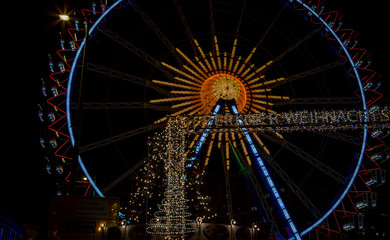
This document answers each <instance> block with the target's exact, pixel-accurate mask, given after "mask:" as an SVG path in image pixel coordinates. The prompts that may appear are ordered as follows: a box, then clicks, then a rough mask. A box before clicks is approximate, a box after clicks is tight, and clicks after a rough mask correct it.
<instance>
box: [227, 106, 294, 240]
mask: <svg viewBox="0 0 390 240" xmlns="http://www.w3.org/2000/svg"><path fill="white" fill-rule="evenodd" d="M231 109H232V111H233V113H234V114H238V110H237V107H236V106H235V105H232V106H231ZM238 123H239V124H240V125H242V126H243V125H244V122H243V121H242V120H241V119H239V118H238ZM241 129H242V130H243V132H244V135H245V138H246V141H247V142H248V144H249V150H250V151H251V152H252V154H253V156H254V158H255V159H256V161H257V163H258V168H259V169H260V170H261V171H259V174H260V176H261V177H262V178H263V179H265V181H264V184H265V186H266V187H267V190H268V192H269V194H271V195H273V199H274V202H275V207H276V208H277V209H278V210H279V212H280V213H281V214H282V216H281V217H282V218H283V219H284V220H285V221H286V222H287V224H288V228H289V229H290V230H291V232H292V233H293V234H294V237H295V239H297V240H301V239H302V238H301V235H300V234H299V233H298V230H297V228H296V227H295V224H294V222H293V220H292V219H291V216H290V214H289V213H288V211H287V209H286V206H285V205H284V203H283V200H282V198H281V197H280V194H279V192H278V190H277V189H276V187H275V184H274V182H273V181H272V178H271V176H270V175H269V173H268V170H267V168H266V167H265V165H264V161H263V159H262V158H261V157H260V155H259V153H258V151H257V149H256V147H255V145H254V143H253V141H252V138H251V136H250V135H249V133H248V131H247V129H246V128H245V127H242V128H241Z"/></svg>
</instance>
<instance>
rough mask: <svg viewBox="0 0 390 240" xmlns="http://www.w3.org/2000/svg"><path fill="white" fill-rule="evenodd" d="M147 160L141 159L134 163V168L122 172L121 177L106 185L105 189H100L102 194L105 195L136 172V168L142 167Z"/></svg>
mask: <svg viewBox="0 0 390 240" xmlns="http://www.w3.org/2000/svg"><path fill="white" fill-rule="evenodd" d="M146 160H147V157H145V158H143V159H142V160H141V161H139V162H138V163H136V164H135V165H134V166H132V167H131V168H130V169H129V170H127V171H126V172H124V173H123V174H122V175H120V176H119V177H118V178H117V179H115V180H114V181H112V182H111V183H110V184H108V185H107V186H106V187H104V188H103V189H102V193H103V194H105V193H106V192H108V191H109V190H111V189H112V188H113V187H115V186H116V185H117V184H118V183H120V182H122V181H123V180H124V179H125V178H126V177H127V176H129V175H131V174H133V173H134V171H136V170H137V169H138V168H140V167H141V166H143V164H144V162H145V161H146Z"/></svg>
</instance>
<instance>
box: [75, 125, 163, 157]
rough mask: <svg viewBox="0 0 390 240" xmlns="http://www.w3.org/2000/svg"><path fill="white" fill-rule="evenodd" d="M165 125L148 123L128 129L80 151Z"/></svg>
mask: <svg viewBox="0 0 390 240" xmlns="http://www.w3.org/2000/svg"><path fill="white" fill-rule="evenodd" d="M163 125H164V124H151V125H146V126H143V127H140V128H136V129H133V130H131V131H128V132H124V133H121V134H118V135H116V136H112V137H109V138H106V139H103V140H100V141H97V142H94V143H90V144H87V145H84V146H81V147H79V153H84V152H88V151H90V150H93V149H96V148H100V147H103V146H106V145H109V144H112V143H116V142H119V141H122V140H124V139H128V138H130V137H134V136H137V135H139V134H142V133H146V132H149V131H151V130H154V129H157V128H161V127H162V126H163Z"/></svg>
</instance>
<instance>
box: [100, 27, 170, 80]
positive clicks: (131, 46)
mask: <svg viewBox="0 0 390 240" xmlns="http://www.w3.org/2000/svg"><path fill="white" fill-rule="evenodd" d="M97 29H98V30H99V32H101V33H103V34H104V35H106V36H107V37H109V38H111V39H112V40H113V41H115V42H116V43H118V44H120V45H122V46H123V47H124V48H126V49H127V50H129V51H130V52H132V53H133V54H135V55H137V56H138V57H139V58H141V59H142V60H144V61H145V62H147V63H149V64H150V65H152V66H154V67H156V68H157V69H159V70H160V71H161V72H162V73H163V74H164V75H165V76H166V77H167V78H169V79H171V80H172V81H174V80H175V78H174V77H173V76H172V74H170V73H169V72H168V71H167V70H166V69H165V68H164V67H163V66H162V65H161V63H160V62H159V61H158V60H157V59H155V58H154V57H152V56H151V55H149V54H148V53H146V52H145V51H143V50H142V49H140V48H139V47H137V46H136V45H135V44H133V43H131V42H129V41H127V40H126V39H124V38H123V37H121V36H119V35H118V34H117V33H115V32H113V31H111V30H110V29H108V28H107V27H105V26H104V25H103V24H99V25H98V27H97Z"/></svg>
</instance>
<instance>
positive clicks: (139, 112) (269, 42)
mask: <svg viewBox="0 0 390 240" xmlns="http://www.w3.org/2000/svg"><path fill="white" fill-rule="evenodd" d="M325 6H326V5H325V3H324V1H322V0H316V1H301V0H289V1H268V2H267V3H259V2H258V1H242V2H226V1H212V0H207V1H195V2H184V1H179V0H174V1H172V2H170V3H160V2H159V3H156V2H148V1H124V0H118V1H114V2H112V3H110V4H108V3H105V2H100V3H98V4H97V3H95V2H94V3H92V4H91V8H90V9H84V10H82V11H81V12H80V13H79V14H78V15H75V16H73V17H72V18H73V19H72V21H73V22H72V23H71V26H70V27H69V28H68V29H67V36H65V34H62V35H61V39H60V50H58V51H57V53H56V55H55V56H53V57H50V62H49V65H50V71H51V74H50V76H49V80H50V81H43V86H42V91H43V93H44V95H45V96H47V100H46V102H47V105H48V107H47V108H45V109H43V108H41V109H40V118H41V120H42V121H46V122H48V123H49V124H48V126H49V127H48V130H49V131H48V132H49V134H47V136H46V137H45V138H41V145H42V147H44V148H45V149H50V154H51V155H52V158H50V159H48V167H47V169H48V171H49V172H55V174H58V175H62V176H63V179H64V180H65V181H70V180H69V179H70V178H72V174H75V173H74V172H75V168H74V167H72V165H73V166H74V164H72V162H77V164H78V165H79V166H80V168H81V170H82V172H83V175H84V176H85V177H86V179H87V180H79V183H82V184H86V185H87V186H88V189H90V187H92V188H93V190H94V191H95V192H96V194H97V195H99V196H100V197H104V196H105V195H110V194H113V195H115V194H116V193H117V192H115V187H116V186H117V185H120V184H122V185H126V183H123V181H124V180H125V179H126V178H127V177H128V176H129V175H130V174H132V173H133V172H134V171H135V169H137V168H139V167H140V166H143V164H144V161H143V159H144V158H145V156H146V155H147V150H146V147H145V146H144V145H145V144H144V142H145V141H146V139H147V138H146V136H148V135H151V133H152V132H154V131H159V130H161V129H163V128H164V126H165V125H166V123H167V121H168V119H169V118H170V117H175V116H182V115H188V116H214V115H217V114H221V115H223V114H235V115H248V114H249V115H250V114H263V115H266V114H270V115H272V114H275V116H276V115H283V114H289V115H288V116H289V117H290V118H299V117H300V119H301V120H302V117H301V116H302V115H299V114H300V113H302V112H304V111H312V112H313V113H317V111H318V112H319V111H322V112H324V114H327V112H326V111H327V110H329V111H330V110H332V109H339V110H345V109H346V110H350V111H366V112H367V111H370V110H371V111H374V110H375V109H378V108H380V105H382V106H383V102H382V101H383V95H382V94H381V92H380V86H381V82H380V81H381V79H380V75H379V74H377V73H376V72H375V71H373V70H371V69H370V68H369V67H370V64H371V60H370V59H369V54H368V52H367V51H366V50H365V49H362V48H360V47H359V42H358V40H357V38H356V37H357V34H356V32H355V31H354V30H351V29H348V28H345V27H344V26H343V17H342V15H341V14H340V13H339V12H337V11H329V10H328V9H326V7H325ZM49 89H50V90H49ZM332 114H335V113H332ZM45 115H46V116H47V118H46V117H44V116H45ZM330 115H331V114H330V113H329V116H328V117H329V119H331V118H332V116H333V118H334V119H335V118H336V117H335V116H334V115H332V116H330ZM286 116H287V115H286ZM299 124H303V122H299ZM299 124H297V125H298V126H294V127H295V128H294V130H291V131H282V130H280V131H278V130H277V129H273V130H272V131H251V132H249V131H244V132H240V131H230V130H229V129H225V130H224V131H219V132H201V133H195V134H192V135H190V136H189V138H188V139H187V143H188V146H186V148H187V149H186V150H187V151H188V152H189V153H190V155H191V156H190V158H192V160H193V161H197V162H198V164H199V165H200V166H201V169H202V170H203V171H204V172H205V177H207V176H208V175H207V172H213V171H216V172H219V173H221V175H223V180H224V182H225V185H226V188H225V190H224V191H225V192H226V196H227V197H226V198H227V199H226V201H227V205H228V206H227V208H224V209H225V210H226V211H227V213H226V215H227V218H228V219H229V221H232V220H233V218H234V219H235V220H237V221H238V222H239V221H240V213H239V212H237V210H234V209H235V208H234V205H239V203H236V201H235V200H236V199H238V197H235V196H234V195H236V194H237V193H232V192H233V191H234V190H232V189H231V187H230V184H231V182H232V181H233V180H234V179H235V178H237V176H238V175H240V178H242V180H241V182H240V184H243V185H244V186H243V187H245V188H248V189H249V190H248V192H250V195H249V196H251V197H252V198H253V199H252V200H250V202H251V203H253V205H255V206H256V207H255V211H256V214H258V216H259V219H260V220H257V221H261V222H266V223H270V224H271V225H272V226H273V228H272V231H273V234H274V236H275V237H277V238H278V239H302V238H306V239H318V238H321V236H328V235H330V234H332V233H335V234H337V233H340V232H341V231H350V230H353V229H355V228H362V227H363V215H362V214H360V213H359V212H360V211H361V210H363V209H365V208H369V207H375V205H376V194H375V193H374V192H372V191H371V189H372V188H373V187H374V186H376V185H380V184H383V183H384V181H385V175H384V174H385V173H384V171H383V170H381V169H380V165H379V164H380V163H381V162H382V161H386V160H387V159H389V158H390V151H389V148H388V147H387V144H386V142H385V140H386V137H387V136H388V135H389V130H387V129H386V128H384V127H385V125H380V124H378V125H374V126H371V127H370V129H367V128H355V127H353V126H352V125H350V127H348V128H345V129H343V130H342V131H339V130H334V131H328V130H325V127H326V126H323V129H321V127H317V128H316V129H314V130H313V129H309V130H307V129H306V128H304V127H299ZM332 124H335V123H332ZM271 125H272V124H271ZM243 128H244V127H243V126H242V127H241V129H243ZM271 128H272V126H271ZM244 130H246V129H244ZM75 156H76V157H75ZM221 160H222V161H221ZM217 162H218V164H220V163H221V162H222V165H221V164H220V165H218V164H217ZM187 167H188V168H191V167H193V164H188V166H187ZM218 168H222V171H221V170H218ZM216 169H217V170H216ZM72 172H73V173H72ZM211 175H212V174H211ZM211 175H209V176H211ZM127 190H128V191H131V190H130V189H127ZM245 201H248V202H249V200H245ZM240 204H241V203H240ZM244 205H245V204H244ZM240 207H241V205H240ZM242 216H244V217H241V218H242V219H243V220H242V222H244V221H245V220H244V219H245V215H242Z"/></svg>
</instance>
